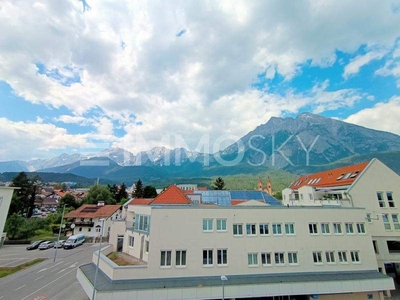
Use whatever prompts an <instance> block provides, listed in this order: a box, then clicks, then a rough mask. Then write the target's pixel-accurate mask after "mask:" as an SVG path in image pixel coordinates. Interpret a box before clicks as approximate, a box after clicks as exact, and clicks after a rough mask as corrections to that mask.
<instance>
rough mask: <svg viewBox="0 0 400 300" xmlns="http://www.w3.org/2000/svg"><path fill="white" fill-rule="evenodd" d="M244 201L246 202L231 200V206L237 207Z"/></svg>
mask: <svg viewBox="0 0 400 300" xmlns="http://www.w3.org/2000/svg"><path fill="white" fill-rule="evenodd" d="M245 201H247V200H231V205H238V204H240V203H243V202H245Z"/></svg>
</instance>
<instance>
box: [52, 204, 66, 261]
mask: <svg viewBox="0 0 400 300" xmlns="http://www.w3.org/2000/svg"><path fill="white" fill-rule="evenodd" d="M64 212H65V204H64V206H63V211H62V215H61V223H60V229H59V230H58V239H57V245H56V251H54V259H53V262H55V261H56V257H57V249H58V246H59V245H60V235H61V228H62V226H63V219H64Z"/></svg>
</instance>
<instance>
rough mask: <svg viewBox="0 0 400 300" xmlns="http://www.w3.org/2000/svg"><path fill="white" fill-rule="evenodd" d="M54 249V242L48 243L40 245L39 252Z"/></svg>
mask: <svg viewBox="0 0 400 300" xmlns="http://www.w3.org/2000/svg"><path fill="white" fill-rule="evenodd" d="M53 247H54V242H50V241H46V242H44V243H41V244H40V245H39V250H46V249H49V248H53Z"/></svg>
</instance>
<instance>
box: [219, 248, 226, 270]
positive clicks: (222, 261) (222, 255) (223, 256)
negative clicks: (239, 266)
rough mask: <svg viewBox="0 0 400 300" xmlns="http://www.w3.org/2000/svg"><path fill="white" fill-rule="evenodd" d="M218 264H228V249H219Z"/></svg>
mask: <svg viewBox="0 0 400 300" xmlns="http://www.w3.org/2000/svg"><path fill="white" fill-rule="evenodd" d="M217 264H218V265H219V266H226V265H228V250H227V249H218V250H217Z"/></svg>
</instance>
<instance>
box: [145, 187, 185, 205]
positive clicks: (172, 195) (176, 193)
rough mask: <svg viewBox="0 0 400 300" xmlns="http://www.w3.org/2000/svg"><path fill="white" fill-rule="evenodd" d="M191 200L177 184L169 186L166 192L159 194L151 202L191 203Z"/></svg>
mask: <svg viewBox="0 0 400 300" xmlns="http://www.w3.org/2000/svg"><path fill="white" fill-rule="evenodd" d="M190 203H191V202H190V200H189V199H188V198H187V197H186V196H185V194H184V193H183V191H182V190H181V189H180V188H178V187H177V186H176V185H171V186H169V187H168V188H167V189H166V190H165V191H164V192H162V193H161V194H160V195H158V196H157V197H156V198H154V200H153V201H152V202H151V204H152V205H153V204H190Z"/></svg>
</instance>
